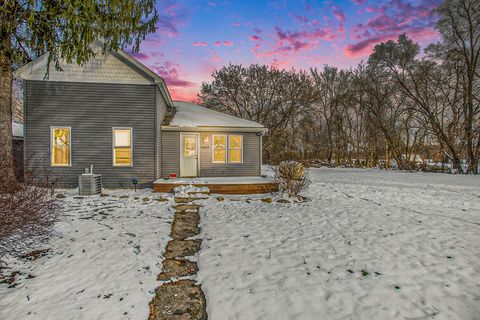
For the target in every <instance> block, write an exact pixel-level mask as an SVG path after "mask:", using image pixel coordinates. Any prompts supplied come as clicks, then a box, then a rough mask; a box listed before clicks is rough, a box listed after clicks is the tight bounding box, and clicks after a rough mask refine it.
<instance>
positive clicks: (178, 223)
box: [171, 218, 200, 240]
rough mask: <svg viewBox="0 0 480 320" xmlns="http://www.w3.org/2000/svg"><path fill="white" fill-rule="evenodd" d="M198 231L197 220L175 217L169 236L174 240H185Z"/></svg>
mask: <svg viewBox="0 0 480 320" xmlns="http://www.w3.org/2000/svg"><path fill="white" fill-rule="evenodd" d="M199 233H200V228H199V227H198V222H197V221H195V220H193V219H177V218H175V220H174V221H173V224H172V232H171V237H172V239H175V240H185V239H186V238H190V237H193V236H196V235H197V234H199Z"/></svg>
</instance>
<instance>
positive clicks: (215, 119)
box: [162, 101, 267, 131]
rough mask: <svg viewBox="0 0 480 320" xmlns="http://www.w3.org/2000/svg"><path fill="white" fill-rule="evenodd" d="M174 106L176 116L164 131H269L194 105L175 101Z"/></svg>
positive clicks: (251, 122) (254, 124) (258, 125)
mask: <svg viewBox="0 0 480 320" xmlns="http://www.w3.org/2000/svg"><path fill="white" fill-rule="evenodd" d="M173 105H174V106H175V108H176V113H175V116H174V117H173V119H172V121H171V122H170V124H169V125H168V126H163V127H162V129H164V130H168V129H170V130H171V129H178V128H210V129H214V128H248V129H253V131H267V129H266V128H265V127H264V126H263V125H262V124H260V123H257V122H253V121H249V120H245V119H242V118H238V117H235V116H231V115H228V114H225V113H222V112H218V111H214V110H211V109H208V108H205V107H203V106H200V105H197V104H194V103H189V102H182V101H174V102H173Z"/></svg>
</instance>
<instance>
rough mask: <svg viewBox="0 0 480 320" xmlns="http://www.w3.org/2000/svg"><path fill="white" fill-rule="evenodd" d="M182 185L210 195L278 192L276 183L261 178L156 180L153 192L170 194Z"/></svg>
mask: <svg viewBox="0 0 480 320" xmlns="http://www.w3.org/2000/svg"><path fill="white" fill-rule="evenodd" d="M182 185H194V186H196V187H208V188H209V189H210V193H218V194H255V193H269V192H277V191H278V183H275V182H274V181H273V180H272V179H268V178H262V177H228V178H227V177H212V178H179V179H158V180H156V181H154V182H153V191H154V192H171V191H172V190H173V189H174V188H175V187H178V186H182Z"/></svg>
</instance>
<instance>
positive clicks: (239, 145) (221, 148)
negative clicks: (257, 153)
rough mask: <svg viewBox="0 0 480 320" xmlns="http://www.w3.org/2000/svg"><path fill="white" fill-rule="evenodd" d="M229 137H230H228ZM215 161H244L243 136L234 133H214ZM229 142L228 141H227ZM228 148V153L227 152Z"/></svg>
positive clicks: (213, 149)
mask: <svg viewBox="0 0 480 320" xmlns="http://www.w3.org/2000/svg"><path fill="white" fill-rule="evenodd" d="M227 138H228V139H227ZM212 140H213V148H212V152H213V156H212V162H213V163H226V162H229V163H242V162H243V136H242V135H238V134H232V135H228V136H227V135H226V134H222V135H213V136H212ZM227 142H228V143H227ZM227 150H228V153H227Z"/></svg>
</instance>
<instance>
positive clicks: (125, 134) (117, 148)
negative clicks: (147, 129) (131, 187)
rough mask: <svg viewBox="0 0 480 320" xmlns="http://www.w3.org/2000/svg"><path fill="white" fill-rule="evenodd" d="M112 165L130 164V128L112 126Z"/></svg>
mask: <svg viewBox="0 0 480 320" xmlns="http://www.w3.org/2000/svg"><path fill="white" fill-rule="evenodd" d="M113 165H114V166H119V167H122V166H123V167H125V166H131V165H132V129H131V128H113Z"/></svg>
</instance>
